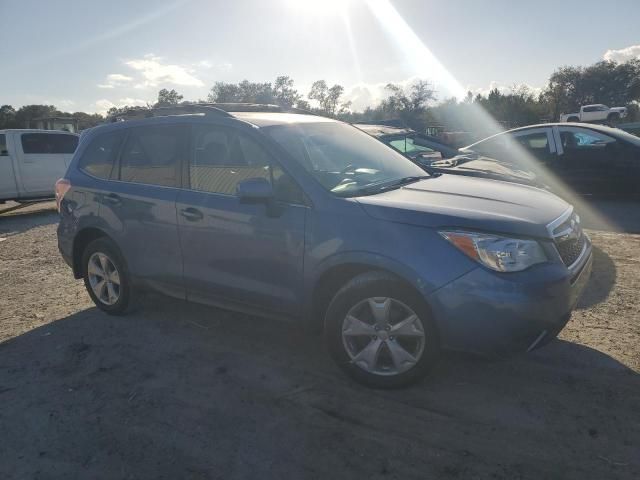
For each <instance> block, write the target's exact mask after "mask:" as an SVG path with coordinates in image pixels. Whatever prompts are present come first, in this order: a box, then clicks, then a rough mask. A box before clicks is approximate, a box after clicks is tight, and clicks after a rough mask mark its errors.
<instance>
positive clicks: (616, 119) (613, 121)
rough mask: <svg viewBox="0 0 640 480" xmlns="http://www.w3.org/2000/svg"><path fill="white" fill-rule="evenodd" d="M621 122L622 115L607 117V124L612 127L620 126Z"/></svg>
mask: <svg viewBox="0 0 640 480" xmlns="http://www.w3.org/2000/svg"><path fill="white" fill-rule="evenodd" d="M619 122H620V114H618V113H612V114H610V115H609V116H608V117H607V123H608V124H609V125H610V126H612V127H613V126H616V125H618V123H619Z"/></svg>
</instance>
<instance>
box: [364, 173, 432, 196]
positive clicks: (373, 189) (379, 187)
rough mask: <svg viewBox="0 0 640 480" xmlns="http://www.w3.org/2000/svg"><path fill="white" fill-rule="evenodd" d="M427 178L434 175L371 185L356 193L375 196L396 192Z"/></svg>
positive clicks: (415, 176) (404, 178) (416, 176)
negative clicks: (390, 191)
mask: <svg viewBox="0 0 640 480" xmlns="http://www.w3.org/2000/svg"><path fill="white" fill-rule="evenodd" d="M427 178H433V175H414V176H410V177H403V178H400V179H398V180H394V181H393V182H391V183H382V184H375V185H369V186H366V187H363V188H361V189H360V190H358V191H357V192H355V196H357V195H373V194H376V193H381V192H387V191H389V190H394V189H396V188H400V187H402V186H404V185H408V184H410V183H415V182H419V181H420V180H426V179H427Z"/></svg>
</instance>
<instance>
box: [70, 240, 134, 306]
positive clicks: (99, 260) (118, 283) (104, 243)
mask: <svg viewBox="0 0 640 480" xmlns="http://www.w3.org/2000/svg"><path fill="white" fill-rule="evenodd" d="M82 265H83V277H84V285H85V287H86V289H87V292H89V296H90V297H91V299H92V300H93V302H94V303H95V304H96V306H97V307H98V308H100V309H101V310H104V311H105V312H107V313H110V314H112V315H121V314H123V313H125V312H126V311H127V309H128V308H129V305H130V304H131V282H130V278H129V273H128V270H127V266H126V263H125V262H124V260H123V259H122V256H121V255H120V252H119V251H118V249H117V248H116V246H115V245H114V244H113V242H112V241H111V240H108V239H106V238H99V239H97V240H94V241H92V242H91V243H89V245H87V247H86V248H85V251H84V254H83V256H82Z"/></svg>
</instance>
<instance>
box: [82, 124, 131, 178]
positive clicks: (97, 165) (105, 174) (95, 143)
mask: <svg viewBox="0 0 640 480" xmlns="http://www.w3.org/2000/svg"><path fill="white" fill-rule="evenodd" d="M123 137H124V131H122V130H121V131H117V132H111V133H106V134H103V135H98V136H97V137H96V138H94V139H93V140H92V141H91V143H90V144H89V146H88V147H87V149H86V150H85V151H84V153H83V155H82V158H81V159H80V163H79V165H78V167H79V168H80V169H81V170H83V171H85V172H87V173H88V174H89V175H93V176H94V177H98V178H110V176H111V170H112V169H113V165H114V164H115V160H116V158H117V156H118V151H119V149H120V145H121V143H122V138H123Z"/></svg>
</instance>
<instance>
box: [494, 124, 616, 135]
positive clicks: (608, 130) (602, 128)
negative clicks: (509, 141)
mask: <svg viewBox="0 0 640 480" xmlns="http://www.w3.org/2000/svg"><path fill="white" fill-rule="evenodd" d="M544 127H581V128H587V129H590V130H596V131H600V132H602V133H608V134H610V135H615V134H616V133H620V129H619V128H612V127H607V126H606V125H598V124H596V123H580V122H554V123H538V124H535V125H527V126H525V127H518V128H514V129H511V130H506V131H504V132H500V133H509V132H519V131H522V130H528V129H533V128H544ZM500 133H499V134H498V135H500Z"/></svg>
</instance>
